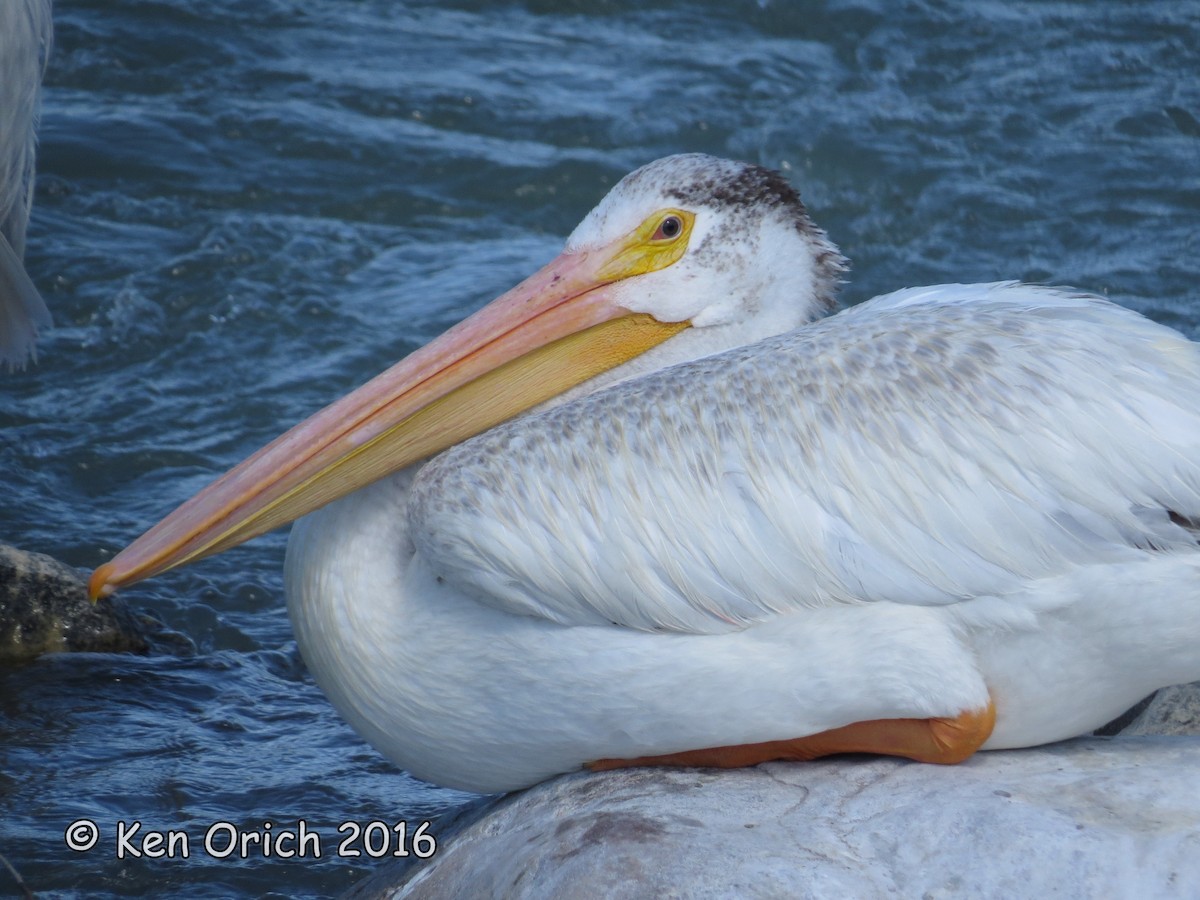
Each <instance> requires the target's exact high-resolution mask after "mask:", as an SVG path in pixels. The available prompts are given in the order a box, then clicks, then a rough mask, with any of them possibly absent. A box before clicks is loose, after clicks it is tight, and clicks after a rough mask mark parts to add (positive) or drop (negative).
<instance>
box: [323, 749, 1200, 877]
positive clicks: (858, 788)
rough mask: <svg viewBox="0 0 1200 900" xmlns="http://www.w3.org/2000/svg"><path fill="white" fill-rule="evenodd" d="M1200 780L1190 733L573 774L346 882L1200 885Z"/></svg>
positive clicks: (501, 803)
mask: <svg viewBox="0 0 1200 900" xmlns="http://www.w3.org/2000/svg"><path fill="white" fill-rule="evenodd" d="M1197 798H1200V739H1196V738H1166V737H1139V738H1126V737H1118V738H1085V739H1080V740H1076V741H1069V742H1066V743H1062V744H1056V745H1052V746H1048V747H1037V748H1032V749H1028V750H1012V751H997V752H989V753H980V754H978V755H976V756H974V757H972V758H971V759H970V760H968V761H967V762H965V763H962V764H961V765H958V766H935V765H922V764H920V763H911V762H907V761H903V760H895V759H885V758H879V759H869V758H860V759H847V758H841V759H830V760H821V761H817V762H812V763H768V764H766V765H762V766H758V767H756V768H752V769H738V770H732V771H717V770H713V769H628V770H624V771H617V772H605V773H598V774H579V775H570V776H566V777H563V778H559V779H556V780H554V781H550V782H547V783H546V784H542V785H538V786H537V787H534V788H531V789H529V790H527V791H524V792H522V793H519V794H514V795H511V796H509V797H505V798H504V799H502V800H500V801H499V802H498V803H497V804H495V805H494V806H492V807H491V808H490V809H489V810H487V812H486V814H484V815H483V816H482V817H481V818H478V819H477V820H476V821H474V822H473V823H470V824H468V825H466V826H464V827H463V828H462V829H461V830H460V831H459V832H458V833H457V834H455V835H453V836H450V835H449V834H447V835H445V836H440V837H441V840H440V841H439V847H438V851H437V853H436V855H435V856H433V858H432V859H430V860H429V861H428V862H426V863H424V864H421V865H417V866H414V867H413V868H411V869H409V870H408V871H406V872H404V873H402V874H400V875H395V874H392V875H391V876H390V877H389V875H388V874H387V873H385V872H381V873H379V874H378V875H376V876H374V877H372V878H371V879H368V880H367V881H366V882H364V883H363V884H361V885H359V886H357V887H356V888H355V889H354V890H353V891H351V892H350V894H348V895H347V896H349V897H356V898H360V900H361V898H385V897H386V898H399V897H520V898H535V897H537V898H540V897H547V898H549V897H555V898H585V897H586V898H591V897H796V898H804V897H883V896H902V897H975V896H995V897H1003V896H1008V897H1015V896H1058V897H1094V896H1107V897H1147V896H1152V897H1196V896H1200V799H1197ZM433 833H434V834H435V835H436V831H434V832H433Z"/></svg>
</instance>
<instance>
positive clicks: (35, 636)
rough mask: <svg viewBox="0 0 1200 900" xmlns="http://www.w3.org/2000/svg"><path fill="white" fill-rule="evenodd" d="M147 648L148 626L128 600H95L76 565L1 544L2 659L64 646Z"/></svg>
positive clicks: (7, 660) (107, 649) (74, 648)
mask: <svg viewBox="0 0 1200 900" xmlns="http://www.w3.org/2000/svg"><path fill="white" fill-rule="evenodd" d="M146 650H147V644H146V640H145V637H144V634H143V629H142V627H141V626H140V624H139V623H138V621H137V619H136V617H135V616H134V615H133V614H132V613H130V612H129V610H128V609H126V608H125V606H124V605H119V604H116V603H113V602H111V601H110V600H102V601H100V602H99V603H92V602H91V601H90V600H88V597H87V585H86V583H85V582H84V580H83V577H82V576H81V575H80V574H79V573H78V572H76V571H75V570H74V569H72V568H71V567H70V566H66V565H64V564H62V563H60V562H59V561H58V560H56V559H52V558H51V557H49V556H44V555H42V554H41V553H28V552H26V551H24V550H18V549H17V548H15V547H9V546H7V545H5V544H0V663H13V662H22V661H25V660H29V659H33V658H34V657H35V656H38V655H40V654H42V653H59V652H62V651H101V652H115V651H133V652H138V653H144V652H145V651H146Z"/></svg>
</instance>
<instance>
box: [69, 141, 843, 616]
mask: <svg viewBox="0 0 1200 900" xmlns="http://www.w3.org/2000/svg"><path fill="white" fill-rule="evenodd" d="M843 267H844V261H843V259H842V257H841V255H840V254H839V253H838V251H837V249H836V248H835V247H834V246H833V245H832V244H831V243H829V241H828V240H827V239H826V237H825V235H824V233H823V232H822V231H821V230H820V229H819V228H817V227H816V226H815V225H814V224H813V223H812V221H811V219H809V217H808V214H807V212H806V211H805V209H804V206H803V204H802V203H801V201H800V197H799V195H798V194H797V193H796V191H795V190H794V189H793V188H792V187H791V186H790V185H789V184H788V183H787V181H785V180H784V179H783V177H782V176H780V175H779V174H777V173H775V172H772V171H770V170H767V169H764V168H762V167H760V166H755V165H750V164H747V163H739V162H731V161H728V160H722V159H716V158H714V157H710V156H704V155H700V154H686V155H680V156H670V157H666V158H665V159H660V160H658V161H656V162H652V163H650V164H649V165H647V166H644V167H643V168H641V169H638V170H637V171H635V172H633V173H631V174H630V175H628V176H626V177H625V178H624V179H622V180H621V181H620V182H619V183H618V184H617V185H616V186H615V187H614V188H613V189H612V191H610V192H609V194H608V195H607V196H606V197H605V198H604V199H603V200H602V201H601V203H600V205H599V206H597V207H596V208H595V209H594V210H592V212H591V213H589V214H588V215H587V217H586V218H584V220H583V221H582V222H581V223H580V225H579V227H578V228H576V229H575V231H574V232H573V233H572V234H571V236H570V238H569V239H568V241H567V244H566V247H565V248H564V250H563V252H562V254H561V255H559V256H558V257H557V258H556V259H554V260H552V261H551V262H550V263H549V264H548V265H546V266H545V267H544V268H542V269H541V270H539V271H538V272H536V273H535V274H533V275H532V276H530V277H529V278H527V279H526V280H525V281H523V282H521V283H520V284H519V285H517V286H516V287H514V288H513V289H512V290H510V291H508V292H507V293H505V294H503V295H502V296H500V297H499V298H497V299H496V300H494V301H492V302H491V303H490V304H488V305H487V306H486V307H484V308H483V309H481V310H480V311H478V312H477V313H475V314H474V315H472V316H470V317H469V318H467V319H465V320H464V321H462V322H460V323H459V324H458V325H456V326H454V327H453V328H451V329H450V330H449V331H447V332H446V333H445V334H443V335H441V336H440V337H438V338H436V339H435V340H433V341H432V342H430V343H429V344H427V345H426V346H424V347H422V348H421V349H420V350H417V351H416V352H414V353H412V354H411V355H409V356H408V357H406V358H405V359H404V360H402V361H401V362H399V363H397V364H396V365H395V366H393V367H392V368H390V369H388V370H387V371H385V372H384V373H382V374H381V375H378V376H376V377H375V378H374V379H372V380H371V381H369V382H368V383H367V384H365V385H364V386H363V387H361V388H359V389H358V390H356V391H354V392H353V393H351V394H349V395H347V396H346V397H343V398H342V399H340V400H338V401H336V402H335V403H333V404H332V405H330V406H328V407H326V408H325V409H324V410H322V411H321V412H319V413H317V414H316V415H314V416H312V417H311V418H309V419H308V420H306V421H305V422H302V423H301V424H300V425H297V426H296V427H295V428H293V429H292V430H291V431H289V432H287V433H286V434H284V435H283V436H282V437H280V438H278V439H276V440H275V441H274V442H272V443H271V444H269V445H267V446H266V447H265V448H263V449H262V450H260V451H259V452H258V453H256V454H254V455H253V456H251V457H250V458H249V459H247V460H246V461H245V462H243V463H241V464H240V465H238V466H237V467H235V468H234V469H232V470H231V471H229V472H228V473H226V474H225V475H223V476H222V477H221V478H219V479H218V480H217V481H216V482H214V483H213V484H212V485H210V486H209V487H208V488H206V489H205V490H203V491H201V492H200V493H199V494H197V495H196V496H195V497H193V498H192V499H191V500H189V501H187V502H186V503H184V504H183V505H182V506H180V507H179V508H178V509H177V510H175V511H174V512H173V513H171V514H170V515H169V516H167V518H165V519H164V520H163V521H162V522H160V523H159V524H158V525H156V526H154V528H152V529H150V531H148V532H146V534H144V535H142V537H140V538H139V539H138V540H137V541H135V542H134V543H133V544H131V545H130V546H129V547H127V548H126V549H125V550H124V551H122V552H121V553H120V554H118V555H117V556H116V557H115V558H114V559H113V560H112V561H111V562H109V563H106V564H105V565H103V566H101V567H100V568H98V569H97V570H96V572H95V573H94V574H93V576H92V580H91V592H92V595H93V596H94V597H98V596H103V595H106V594H109V593H111V592H112V591H114V590H115V589H117V588H118V587H121V586H123V585H126V584H130V583H132V582H135V581H138V580H141V579H143V578H147V577H149V576H151V575H154V574H157V573H159V572H163V571H166V570H167V569H170V568H173V567H175V566H178V565H181V564H183V563H185V562H189V561H191V560H194V559H199V558H201V557H204V556H208V555H211V554H213V553H217V552H220V551H222V550H225V549H228V548H229V547H232V546H235V545H237V544H239V543H241V542H243V541H245V540H247V539H249V538H251V537H253V536H255V535H258V534H262V533H263V532H266V531H269V530H271V529H273V528H276V527H278V526H281V525H284V524H286V523H288V522H290V521H292V520H293V519H296V518H299V517H300V516H302V515H304V514H306V513H308V512H311V511H312V510H314V509H317V508H319V507H321V506H324V505H325V504H327V503H330V502H331V501H333V500H335V499H337V498H338V497H341V496H344V495H345V494H348V493H350V492H351V491H354V490H357V489H359V488H361V487H364V486H366V485H367V484H370V483H371V482H373V481H376V480H378V479H380V478H382V477H384V476H385V475H387V474H390V473H391V472H394V471H396V470H398V469H401V468H404V467H406V466H409V465H412V464H414V463H417V462H419V461H421V460H423V459H426V458H428V457H429V456H431V455H433V454H435V453H438V452H440V451H442V450H444V449H446V448H447V447H449V446H451V445H453V444H456V443H458V442H460V441H463V440H465V439H466V438H468V437H470V436H472V435H474V434H478V433H479V432H481V431H484V430H486V429H488V428H491V427H493V426H495V425H497V424H499V423H500V422H503V421H505V420H506V419H509V418H511V417H513V416H515V415H518V414H520V413H522V412H524V411H526V410H528V409H530V408H532V407H534V406H538V405H539V404H543V403H546V402H548V401H553V400H556V399H558V398H561V397H563V396H567V392H570V391H572V389H575V388H576V386H582V387H580V388H579V389H580V390H593V389H595V388H596V387H598V386H601V385H602V384H603V383H605V382H607V381H612V380H615V379H619V378H625V377H629V376H631V375H634V374H638V373H639V372H644V371H647V370H649V369H654V368H659V367H662V366H665V365H669V364H671V363H674V362H678V361H681V360H684V359H694V358H696V357H698V356H703V355H707V354H709V353H713V352H718V351H720V350H724V349H728V348H730V347H733V346H739V345H742V344H746V343H749V342H751V341H754V340H758V339H761V338H764V337H767V336H769V335H772V334H778V333H781V332H784V331H788V330H791V329H793V328H796V327H798V326H799V325H802V324H804V323H805V322H808V321H811V320H812V319H814V318H816V317H817V316H819V315H821V314H822V313H824V312H828V311H829V310H830V309H831V308H832V306H833V302H834V301H833V292H834V288H835V285H836V282H837V279H838V276H839V274H840V273H841V272H842V271H843Z"/></svg>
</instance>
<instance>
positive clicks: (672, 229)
mask: <svg viewBox="0 0 1200 900" xmlns="http://www.w3.org/2000/svg"><path fill="white" fill-rule="evenodd" d="M681 234H683V219H681V218H679V216H677V215H675V213H669V214H668V215H665V216H663V220H662V221H661V222H659V223H658V229H657V230H656V231H655V232H654V235H653V236H652V237H651V238H650V240H652V241H673V240H675V238H677V237H679V235H681Z"/></svg>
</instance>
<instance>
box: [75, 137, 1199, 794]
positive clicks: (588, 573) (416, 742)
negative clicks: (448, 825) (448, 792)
mask: <svg viewBox="0 0 1200 900" xmlns="http://www.w3.org/2000/svg"><path fill="white" fill-rule="evenodd" d="M842 264H843V260H842V258H841V256H840V255H839V254H838V252H837V250H836V249H835V248H834V247H833V245H832V244H830V243H829V241H828V240H827V239H826V237H825V235H824V233H823V232H822V231H820V230H819V229H818V228H817V227H816V226H814V225H813V223H812V221H811V220H810V219H809V217H808V215H807V213H806V212H805V209H804V207H803V206H802V205H801V202H800V199H799V197H798V195H797V194H796V192H795V191H794V190H792V188H791V187H789V186H788V184H787V183H786V182H785V181H784V180H783V179H782V178H781V177H780V176H778V175H776V174H775V173H772V172H769V171H767V170H764V169H762V168H759V167H757V166H752V165H746V164H742V163H735V162H728V161H724V160H719V159H714V158H711V157H707V156H698V155H687V156H674V157H670V158H667V159H662V160H659V161H658V162H654V163H651V164H650V165H648V166H646V167H644V168H642V169H639V170H638V171H636V172H634V173H633V174H631V175H629V176H628V177H626V178H625V179H624V180H623V181H621V182H620V183H619V184H618V185H617V186H616V187H615V188H614V189H613V190H612V192H611V193H610V194H609V195H608V196H607V197H605V198H604V200H603V201H602V202H601V203H600V205H599V206H598V207H597V208H596V209H595V210H593V211H592V212H591V213H590V214H589V215H588V216H587V218H585V219H584V220H583V222H582V224H580V225H579V227H578V228H577V229H576V230H575V232H574V233H573V234H572V235H571V237H570V239H569V240H568V241H567V246H566V249H565V251H564V252H563V254H562V255H561V256H560V257H558V258H557V259H556V260H554V261H553V262H551V263H550V264H549V265H548V266H547V267H546V268H544V269H542V270H541V271H540V272H538V273H537V274H535V275H533V276H532V277H531V278H530V279H528V280H527V281H525V282H523V283H522V284H521V285H518V286H517V287H516V288H514V289H513V290H512V291H510V292H509V293H507V294H505V295H504V296H503V297H501V298H499V299H498V300H496V301H495V302H493V303H492V304H491V305H489V306H488V307H486V308H485V309H483V310H482V311H480V312H478V313H476V314H475V315H474V316H472V317H470V318H469V319H467V320H466V321H464V322H463V323H461V324H460V325H458V326H456V327H455V328H453V329H451V330H450V331H449V332H447V333H446V334H445V335H443V336H442V337H440V338H438V339H437V340H435V341H434V342H433V343H431V344H429V345H428V346H426V347H425V348H423V349H422V350H420V351H417V352H416V353H414V354H412V355H411V356H409V357H408V358H407V359H405V360H404V361H402V362H401V363H399V364H398V365H397V366H395V367H393V368H392V369H391V370H389V371H388V372H386V373H384V374H382V375H380V376H378V377H377V378H376V379H374V380H373V381H371V382H370V383H369V384H367V385H366V386H364V387H362V388H360V389H359V390H358V391H356V392H354V393H352V394H350V395H349V396H348V397H346V398H343V399H342V400H340V401H338V402H337V403H335V404H333V405H332V406H330V407H329V408H327V409H325V410H324V411H322V412H320V413H318V414H317V415H315V416H314V417H312V418H311V419H309V420H308V421H307V422H305V423H303V424H301V425H299V426H297V427H296V428H294V429H293V430H292V431H290V432H288V433H287V434H286V435H284V436H283V437H282V438H280V439H279V440H277V441H276V442H275V443H273V444H271V445H270V446H268V447H267V448H265V449H264V450H262V451H260V452H259V453H258V454H256V455H255V456H253V457H252V458H251V459H249V460H248V461H246V462H244V463H242V464H241V465H240V466H238V467H237V468H236V469H234V470H232V471H231V472H230V473H228V474H226V475H225V476H223V477H222V478H221V479H220V480H218V481H217V482H216V483H215V484H214V485H213V486H211V487H210V488H208V489H207V490H205V491H203V492H202V493H201V494H199V495H198V496H197V497H195V498H193V499H192V500H190V501H188V502H187V503H186V504H184V505H183V506H182V507H180V509H178V510H177V511H176V512H174V513H173V514H172V515H171V516H169V517H168V518H167V519H165V520H164V521H163V522H162V523H161V524H159V525H157V526H156V527H155V528H153V529H152V530H151V531H149V532H148V533H147V534H146V535H144V536H143V537H141V538H140V539H139V540H138V541H136V542H135V543H134V544H133V545H132V546H130V547H129V548H128V549H126V550H125V551H124V552H122V553H121V554H120V555H118V556H117V557H116V558H115V559H114V560H113V561H112V562H110V563H108V564H106V565H104V566H102V567H100V569H98V570H97V571H96V573H95V575H94V576H93V581H92V588H93V592H94V594H104V593H106V592H108V591H111V590H113V589H114V588H115V587H116V586H120V585H123V584H127V583H130V582H132V581H135V580H137V579H139V578H144V577H147V576H149V575H152V574H154V573H156V572H160V571H162V570H164V569H166V568H169V567H171V566H173V565H177V564H179V563H182V562H186V561H188V560H191V559H195V558H197V557H199V556H203V555H206V554H208V553H214V552H217V551H219V550H221V549H224V548H226V547H229V546H231V545H233V544H236V543H238V542H239V541H242V540H244V539H246V538H247V537H249V536H251V535H254V534H257V533H261V532H263V531H265V530H267V529H269V528H274V527H276V526H277V525H280V524H283V523H284V522H287V521H289V520H291V519H293V518H295V517H297V516H299V515H302V514H305V513H311V514H310V515H308V516H307V517H306V518H304V519H303V520H301V521H300V522H298V523H297V525H296V527H295V528H294V530H293V532H292V536H291V541H290V543H289V545H288V559H287V574H286V577H287V593H288V605H289V610H290V613H291V616H292V621H293V624H294V626H295V630H296V636H297V639H298V641H299V643H300V647H301V650H302V652H303V654H304V658H305V660H306V661H307V663H308V666H309V667H310V669H311V670H312V673H313V675H314V677H315V678H316V680H317V682H318V683H319V684H320V685H321V687H322V688H323V689H324V690H325V692H326V693H327V694H328V695H329V697H330V699H331V700H332V701H333V704H334V705H335V706H336V707H337V708H338V709H339V710H340V711H341V713H342V714H343V715H344V716H345V717H346V718H347V719H348V720H349V721H350V722H351V723H352V724H353V726H354V727H355V728H356V729H357V730H358V731H359V732H360V733H361V734H362V735H363V736H364V737H366V738H367V740H369V741H370V742H371V743H372V744H374V745H375V746H376V747H377V748H379V749H380V750H381V751H382V752H383V753H384V754H386V755H387V756H389V757H390V758H391V759H393V760H394V761H395V762H396V763H397V764H399V765H400V766H402V767H404V768H406V769H408V770H409V771H411V772H412V773H413V774H415V775H417V776H418V777H420V778H423V779H427V780H429V781H433V782H437V783H440V784H444V785H450V786H454V787H460V788H467V789H472V790H477V791H502V790H508V789H512V788H519V787H522V786H524V785H529V784H532V783H534V782H536V781H538V780H540V779H544V778H546V777H548V776H551V775H554V774H556V773H560V772H569V771H572V770H575V769H579V768H580V767H582V766H586V765H592V766H598V767H605V766H611V765H620V764H625V763H629V762H636V763H682V764H687V763H697V764H720V765H739V764H747V763H754V762H759V761H762V760H764V759H769V758H778V757H790V758H809V757H812V756H814V755H818V754H822V753H829V752H837V751H844V750H869V751H875V752H883V753H894V754H897V755H902V756H910V757H912V758H915V759H922V760H929V761H940V762H954V761H958V760H961V759H964V758H966V757H967V756H969V755H970V754H971V753H972V752H974V751H975V750H976V749H978V748H980V747H983V748H985V749H986V748H997V747H1019V746H1026V745H1032V744H1038V743H1042V742H1046V741H1053V740H1057V739H1060V738H1066V737H1070V736H1072V735H1077V734H1080V733H1082V732H1085V731H1088V730H1089V729H1092V728H1094V727H1096V726H1099V725H1101V724H1103V723H1104V722H1106V721H1107V720H1109V719H1111V718H1112V717H1113V716H1115V715H1117V714H1119V713H1120V712H1122V711H1123V710H1124V709H1126V708H1127V707H1128V706H1130V705H1131V704H1132V703H1134V702H1136V701H1137V700H1138V699H1140V698H1141V697H1143V696H1144V695H1146V694H1147V693H1148V692H1150V691H1151V690H1153V689H1155V688H1157V687H1160V686H1162V685H1166V684H1170V683H1174V682H1180V681H1186V680H1191V679H1195V678H1198V677H1200V615H1198V614H1197V613H1198V612H1200V547H1198V546H1197V541H1196V534H1195V524H1194V523H1196V522H1197V521H1200V352H1197V345H1195V344H1193V343H1191V342H1190V341H1188V340H1186V339H1185V338H1183V337H1182V336H1181V335H1179V334H1178V333H1176V332H1175V331H1172V330H1171V329H1170V328H1166V327H1164V326H1162V325H1157V324H1155V323H1153V322H1150V321H1148V320H1147V319H1144V318H1142V317H1141V316H1139V315H1137V314H1135V313H1133V312H1130V311H1128V310H1125V309H1121V308H1120V307H1117V306H1114V305H1113V304H1111V303H1108V302H1106V301H1104V300H1101V299H1098V298H1095V297H1089V296H1085V295H1082V294H1078V293H1074V292H1069V291H1062V290H1054V289H1049V288H1042V287H1029V286H1023V285H1018V284H990V285H942V286H938V287H928V288H919V289H910V290H903V291H899V292H897V293H894V294H889V295H887V296H883V297H879V298H876V299H875V300H872V301H870V302H868V303H864V304H862V305H860V306H857V307H854V308H852V309H849V310H846V311H844V312H841V313H838V314H837V315H834V316H831V317H829V318H825V319H822V320H820V321H813V320H814V319H816V318H817V317H818V316H819V315H821V314H822V313H824V312H826V311H827V310H829V309H830V307H831V306H832V304H833V292H834V288H835V284H836V282H837V280H838V275H839V273H840V272H841V270H842ZM585 379H590V380H587V381H586V382H585ZM581 382H585V383H581ZM614 382H615V383H614ZM602 386H603V388H602ZM601 388H602V389H601ZM564 392H565V393H564ZM564 397H569V398H570V399H569V400H568V401H563V398H564ZM551 398H557V399H553V400H552V399H551ZM538 404H541V407H540V409H537V410H535V411H533V412H531V413H529V414H526V415H522V416H519V417H517V418H512V419H511V421H507V422H506V423H505V424H498V423H500V422H502V421H504V420H508V419H510V417H512V416H514V415H516V414H518V413H520V412H522V411H524V410H526V409H528V408H530V407H533V406H536V405H538ZM486 429H490V430H486ZM479 432H484V433H482V434H479ZM476 434H478V436H477V437H471V435H476ZM468 438H470V439H468ZM447 447H449V448H450V449H446V448H447ZM423 460H428V461H425V462H422V461H423ZM338 498H340V499H338ZM318 508H319V509H318ZM313 510H317V511H315V512H313ZM993 725H994V727H993Z"/></svg>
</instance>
